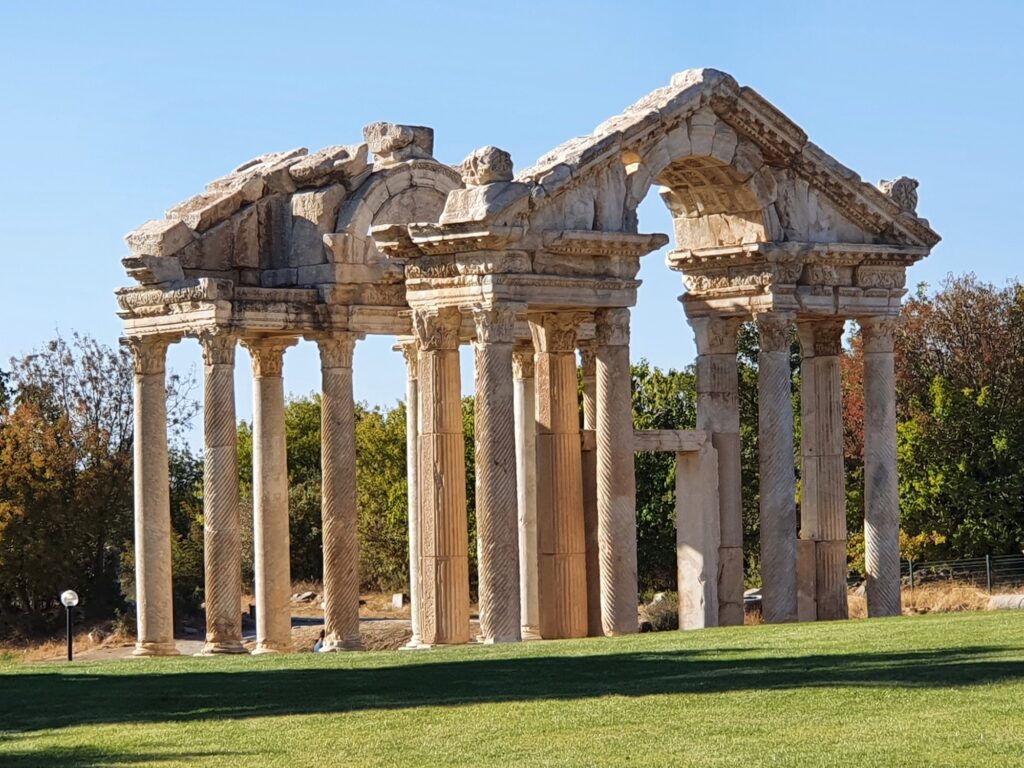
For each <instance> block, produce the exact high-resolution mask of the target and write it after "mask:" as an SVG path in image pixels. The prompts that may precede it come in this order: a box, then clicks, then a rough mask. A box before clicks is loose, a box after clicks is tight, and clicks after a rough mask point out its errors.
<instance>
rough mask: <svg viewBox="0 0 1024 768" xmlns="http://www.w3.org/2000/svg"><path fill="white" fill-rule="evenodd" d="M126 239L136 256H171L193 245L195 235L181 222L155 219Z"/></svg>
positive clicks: (126, 236) (129, 234)
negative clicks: (190, 244)
mask: <svg viewBox="0 0 1024 768" xmlns="http://www.w3.org/2000/svg"><path fill="white" fill-rule="evenodd" d="M124 239H125V242H127V243H128V248H129V249H131V252H132V253H133V254H135V255H136V256H170V255H172V254H174V253H176V252H177V251H180V250H181V249H182V248H184V247H185V246H186V245H188V244H189V243H191V242H192V241H193V239H195V235H194V234H192V231H191V230H190V229H189V228H188V227H187V226H186V225H185V224H184V223H182V222H181V221H168V220H166V219H153V220H150V221H147V222H146V223H145V224H143V225H142V226H141V227H139V228H138V229H136V230H134V231H133V232H129V233H128V234H127V235H125V238H124Z"/></svg>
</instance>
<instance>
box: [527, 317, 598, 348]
mask: <svg viewBox="0 0 1024 768" xmlns="http://www.w3.org/2000/svg"><path fill="white" fill-rule="evenodd" d="M586 319H587V315H586V314H585V313H582V312H551V313H547V314H543V315H540V316H538V317H535V318H530V331H531V332H532V333H533V342H534V345H535V346H536V348H537V349H538V350H539V351H540V352H548V353H551V352H553V353H555V354H575V353H576V332H577V330H578V329H579V327H580V324H581V323H582V322H584V321H585V320H586Z"/></svg>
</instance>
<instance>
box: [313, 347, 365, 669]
mask: <svg viewBox="0 0 1024 768" xmlns="http://www.w3.org/2000/svg"><path fill="white" fill-rule="evenodd" d="M356 339H357V336H356V334H353V333H342V334H337V335H334V336H330V337H324V338H319V339H317V340H316V343H317V346H318V347H319V348H320V372H321V377H322V382H323V383H322V394H321V406H320V407H321V414H320V415H321V419H320V440H321V449H320V458H321V476H322V488H321V494H322V496H321V519H322V524H321V531H322V533H321V535H322V538H323V552H324V632H325V633H326V634H325V636H324V650H325V651H339V650H345V651H352V650H361V649H362V647H363V642H362V640H361V639H360V637H359V538H358V527H359V515H358V512H357V510H356V405H355V399H354V398H353V396H352V355H353V353H354V351H355V346H356Z"/></svg>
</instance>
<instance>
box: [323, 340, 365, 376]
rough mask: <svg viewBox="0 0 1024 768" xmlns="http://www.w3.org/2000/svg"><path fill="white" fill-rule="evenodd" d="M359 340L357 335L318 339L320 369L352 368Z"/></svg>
mask: <svg viewBox="0 0 1024 768" xmlns="http://www.w3.org/2000/svg"><path fill="white" fill-rule="evenodd" d="M358 338H359V335H358V334H355V333H338V334H332V335H330V336H320V337H318V338H317V339H316V345H317V347H319V349H320V368H321V369H324V368H351V367H352V355H353V353H354V352H355V349H356V340H357V339H358Z"/></svg>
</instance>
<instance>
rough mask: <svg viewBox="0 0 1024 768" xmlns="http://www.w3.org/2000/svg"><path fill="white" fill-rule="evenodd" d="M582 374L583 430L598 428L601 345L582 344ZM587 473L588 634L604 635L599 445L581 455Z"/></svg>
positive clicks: (582, 466)
mask: <svg viewBox="0 0 1024 768" xmlns="http://www.w3.org/2000/svg"><path fill="white" fill-rule="evenodd" d="M579 350H580V374H581V378H582V379H583V429H584V430H589V431H591V432H595V430H596V429H597V342H596V341H595V340H593V339H590V340H587V341H580V342H579ZM580 462H581V463H580V467H581V471H582V474H583V530H584V532H585V533H586V537H587V635H589V636H590V637H600V636H601V635H603V634H604V625H603V624H602V623H601V545H600V541H599V539H598V533H597V529H598V522H597V517H598V515H597V446H596V432H595V442H594V444H593V446H592V447H591V448H590V449H589V450H587V449H585V450H583V453H582V454H581V455H580Z"/></svg>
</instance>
